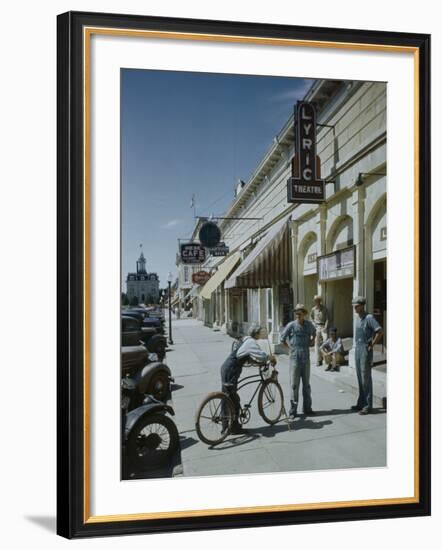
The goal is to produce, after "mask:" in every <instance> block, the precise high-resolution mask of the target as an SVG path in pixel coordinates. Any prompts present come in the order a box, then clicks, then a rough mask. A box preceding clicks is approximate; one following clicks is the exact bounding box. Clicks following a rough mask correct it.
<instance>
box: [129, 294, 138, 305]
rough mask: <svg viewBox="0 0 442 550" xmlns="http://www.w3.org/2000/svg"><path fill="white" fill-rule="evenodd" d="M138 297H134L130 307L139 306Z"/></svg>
mask: <svg viewBox="0 0 442 550" xmlns="http://www.w3.org/2000/svg"><path fill="white" fill-rule="evenodd" d="M139 303H140V302H139V300H138V296H134V297H133V298H132V300H131V301H130V305H131V306H137V305H138V304H139Z"/></svg>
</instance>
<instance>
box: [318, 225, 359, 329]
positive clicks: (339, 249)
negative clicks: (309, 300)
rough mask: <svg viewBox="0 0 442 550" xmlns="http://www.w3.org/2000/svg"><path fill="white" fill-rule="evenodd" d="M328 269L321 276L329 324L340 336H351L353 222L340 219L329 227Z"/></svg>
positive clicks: (327, 245) (326, 260)
mask: <svg viewBox="0 0 442 550" xmlns="http://www.w3.org/2000/svg"><path fill="white" fill-rule="evenodd" d="M326 250H327V254H326V259H324V262H326V263H327V269H326V270H324V272H325V273H326V274H324V272H322V273H321V283H322V284H323V287H324V288H325V290H326V297H327V300H326V302H327V306H328V309H329V319H330V321H329V324H333V325H334V326H336V327H337V329H338V331H339V334H340V336H341V337H344V338H346V337H352V336H353V308H352V305H351V302H352V298H353V280H354V277H355V270H354V265H351V262H350V264H349V265H348V264H347V263H346V262H347V258H350V259H351V258H352V257H354V248H353V219H352V218H351V217H350V216H348V215H343V216H339V218H337V219H336V220H335V222H334V223H333V225H332V226H331V228H330V230H329V232H328V236H327V239H326Z"/></svg>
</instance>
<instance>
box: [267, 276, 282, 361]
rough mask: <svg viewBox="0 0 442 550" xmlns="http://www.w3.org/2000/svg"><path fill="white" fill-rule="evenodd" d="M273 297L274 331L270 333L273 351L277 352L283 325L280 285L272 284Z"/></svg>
mask: <svg viewBox="0 0 442 550" xmlns="http://www.w3.org/2000/svg"><path fill="white" fill-rule="evenodd" d="M272 299H273V311H272V313H273V322H272V332H271V333H270V334H269V341H270V344H271V348H272V353H275V351H276V350H277V347H278V346H279V337H280V332H279V331H280V325H281V305H280V302H279V285H273V286H272Z"/></svg>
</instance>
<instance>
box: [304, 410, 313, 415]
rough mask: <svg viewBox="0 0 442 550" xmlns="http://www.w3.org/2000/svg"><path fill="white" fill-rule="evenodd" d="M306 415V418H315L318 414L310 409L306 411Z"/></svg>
mask: <svg viewBox="0 0 442 550" xmlns="http://www.w3.org/2000/svg"><path fill="white" fill-rule="evenodd" d="M304 414H305V416H315V414H316V413H315V411H314V410H312V409H308V410H306V411H304Z"/></svg>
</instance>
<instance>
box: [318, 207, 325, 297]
mask: <svg viewBox="0 0 442 550" xmlns="http://www.w3.org/2000/svg"><path fill="white" fill-rule="evenodd" d="M316 234H317V236H318V248H317V255H318V256H324V255H325V254H327V243H326V238H327V237H326V236H327V206H326V205H325V204H321V205H320V206H319V220H318V230H317V231H316ZM326 292H327V285H326V284H325V283H321V282H320V281H319V273H318V294H319V295H320V296H322V300H323V303H324V304H325V303H326V300H327V296H326Z"/></svg>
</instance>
